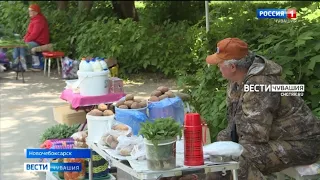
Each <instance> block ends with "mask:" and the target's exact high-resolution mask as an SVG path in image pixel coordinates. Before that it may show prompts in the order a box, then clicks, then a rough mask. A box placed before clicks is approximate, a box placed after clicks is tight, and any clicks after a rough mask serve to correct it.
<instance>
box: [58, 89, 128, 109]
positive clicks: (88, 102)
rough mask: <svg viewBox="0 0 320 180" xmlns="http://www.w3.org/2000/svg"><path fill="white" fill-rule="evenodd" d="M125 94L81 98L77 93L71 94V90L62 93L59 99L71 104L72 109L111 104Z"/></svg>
mask: <svg viewBox="0 0 320 180" xmlns="http://www.w3.org/2000/svg"><path fill="white" fill-rule="evenodd" d="M125 95H126V94H125V93H109V94H106V95H103V96H81V95H80V94H79V93H73V92H72V90H71V89H65V90H64V91H62V93H61V96H60V98H61V99H63V100H65V101H67V102H68V103H70V104H71V106H72V108H73V109H77V108H79V107H86V106H94V105H98V104H100V103H104V104H111V103H114V102H116V101H118V100H119V99H121V98H122V97H124V96H125Z"/></svg>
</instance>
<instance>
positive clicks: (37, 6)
mask: <svg viewBox="0 0 320 180" xmlns="http://www.w3.org/2000/svg"><path fill="white" fill-rule="evenodd" d="M29 9H32V10H33V11H35V12H37V13H41V10H40V6H39V5H38V4H31V5H30V6H29Z"/></svg>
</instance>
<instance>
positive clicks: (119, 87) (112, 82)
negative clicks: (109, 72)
mask: <svg viewBox="0 0 320 180" xmlns="http://www.w3.org/2000/svg"><path fill="white" fill-rule="evenodd" d="M108 92H109V93H123V92H124V91H123V81H122V79H120V78H117V77H111V78H109V79H108Z"/></svg>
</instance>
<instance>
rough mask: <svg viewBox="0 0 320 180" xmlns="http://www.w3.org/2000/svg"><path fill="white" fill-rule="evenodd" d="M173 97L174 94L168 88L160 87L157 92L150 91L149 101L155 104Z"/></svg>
mask: <svg viewBox="0 0 320 180" xmlns="http://www.w3.org/2000/svg"><path fill="white" fill-rule="evenodd" d="M173 97H175V95H174V93H173V92H172V91H170V90H169V88H168V87H165V86H160V87H158V88H157V90H155V91H152V93H151V96H150V99H149V101H151V102H157V101H161V100H163V99H165V98H173Z"/></svg>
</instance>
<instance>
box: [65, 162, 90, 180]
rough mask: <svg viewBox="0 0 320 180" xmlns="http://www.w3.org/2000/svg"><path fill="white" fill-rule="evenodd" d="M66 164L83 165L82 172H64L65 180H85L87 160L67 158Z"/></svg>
mask: <svg viewBox="0 0 320 180" xmlns="http://www.w3.org/2000/svg"><path fill="white" fill-rule="evenodd" d="M64 163H81V171H80V172H64V179H65V180H84V179H85V175H86V165H85V159H81V158H65V159H64Z"/></svg>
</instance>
